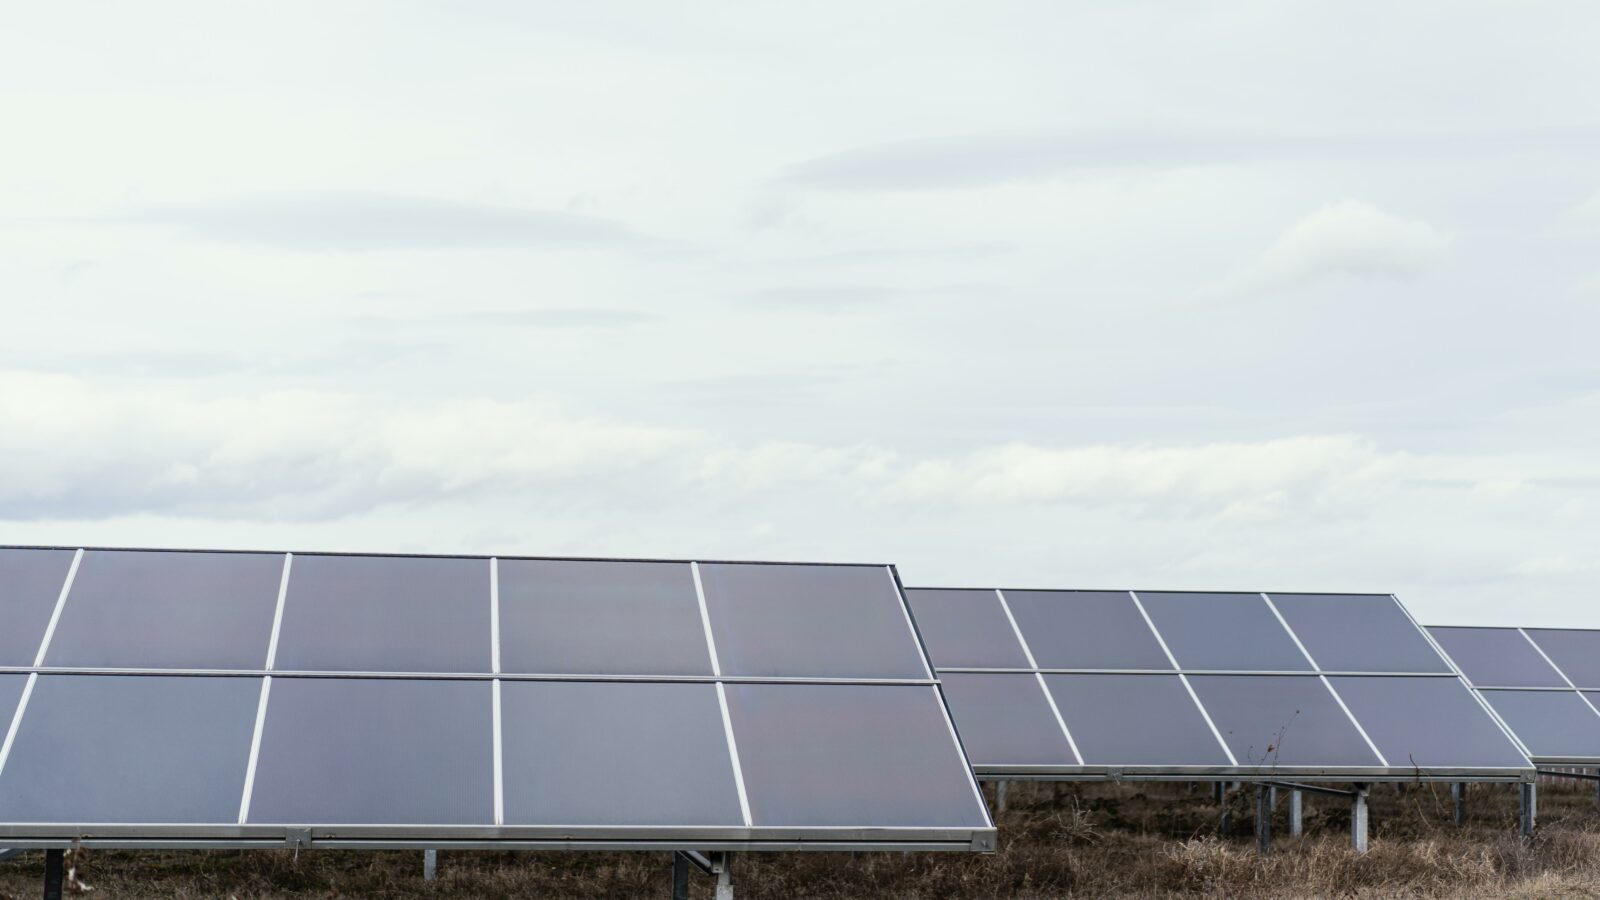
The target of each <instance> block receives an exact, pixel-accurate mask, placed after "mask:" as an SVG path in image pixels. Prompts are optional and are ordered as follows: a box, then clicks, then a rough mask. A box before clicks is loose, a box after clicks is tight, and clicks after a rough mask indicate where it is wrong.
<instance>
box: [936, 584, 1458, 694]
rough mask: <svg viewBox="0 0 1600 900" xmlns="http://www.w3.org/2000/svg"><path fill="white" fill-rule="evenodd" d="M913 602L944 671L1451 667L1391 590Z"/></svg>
mask: <svg viewBox="0 0 1600 900" xmlns="http://www.w3.org/2000/svg"><path fill="white" fill-rule="evenodd" d="M906 598H907V600H909V601H910V603H911V608H912V610H913V612H914V613H915V614H916V619H917V624H918V626H919V628H921V630H922V636H923V640H924V641H925V642H926V644H927V647H928V655H929V657H931V658H932V660H933V664H934V666H935V668H938V669H941V670H952V669H963V668H982V669H990V668H992V669H1015V670H1041V669H1042V670H1045V671H1050V670H1065V669H1078V670H1120V671H1128V670H1152V671H1155V670H1166V671H1173V670H1181V671H1190V672H1194V671H1261V672H1271V671H1282V672H1311V671H1320V672H1364V673H1388V672H1404V673H1412V672H1416V673H1440V674H1443V673H1449V672H1450V666H1449V664H1448V663H1447V662H1445V660H1444V659H1443V658H1441V657H1440V656H1439V653H1438V651H1436V650H1435V649H1434V648H1433V647H1432V646H1431V645H1430V644H1429V643H1428V640H1427V638H1425V637H1424V636H1423V635H1422V633H1421V631H1419V630H1418V628H1417V627H1416V625H1415V624H1413V623H1412V621H1411V619H1410V617H1409V616H1408V615H1407V614H1406V612H1405V610H1404V609H1402V608H1401V606H1400V604H1399V603H1398V602H1397V601H1396V600H1395V599H1394V598H1393V597H1391V596H1388V595H1378V594H1356V595H1347V594H1271V595H1266V594H1241V593H1206V594H1200V593H1176V592H1166V591H1163V592H1148V591H1139V592H1137V593H1134V592H1131V591H1011V590H1008V591H991V590H946V589H927V588H914V589H911V590H908V591H907V592H906Z"/></svg>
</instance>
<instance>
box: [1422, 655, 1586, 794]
mask: <svg viewBox="0 0 1600 900" xmlns="http://www.w3.org/2000/svg"><path fill="white" fill-rule="evenodd" d="M1428 633H1429V634H1430V635H1431V636H1432V637H1433V639H1434V640H1435V641H1437V642H1438V644H1439V646H1440V647H1441V648H1442V649H1443V650H1444V652H1445V654H1446V656H1448V657H1449V659H1450V662H1451V664H1452V665H1454V666H1455V667H1456V670H1457V671H1459V672H1460V673H1461V675H1462V677H1463V678H1465V679H1466V681H1467V684H1469V685H1471V686H1472V689H1473V690H1475V691H1477V693H1478V696H1480V697H1482V698H1483V700H1484V702H1486V703H1487V704H1488V705H1489V706H1490V708H1492V709H1493V710H1494V712H1495V714H1496V715H1497V716H1499V718H1500V720H1501V721H1502V722H1504V723H1505V725H1506V726H1507V727H1508V728H1509V729H1510V730H1511V733H1512V734H1513V735H1514V736H1515V737H1516V739H1517V740H1518V741H1519V742H1520V743H1521V744H1522V746H1523V749H1524V750H1526V751H1527V753H1528V757H1529V758H1530V759H1532V760H1533V761H1534V762H1535V763H1538V764H1540V765H1556V766H1595V765H1600V631H1595V630H1592V629H1581V628H1480V627H1470V626H1430V627H1429V628H1428Z"/></svg>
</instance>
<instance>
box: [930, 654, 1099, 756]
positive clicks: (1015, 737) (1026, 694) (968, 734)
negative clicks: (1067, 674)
mask: <svg viewBox="0 0 1600 900" xmlns="http://www.w3.org/2000/svg"><path fill="white" fill-rule="evenodd" d="M940 680H941V681H942V682H943V684H944V698H945V702H946V703H948V704H950V714H951V715H952V716H954V717H955V718H956V721H958V722H961V723H962V744H963V746H964V747H965V748H966V751H967V759H968V760H970V761H971V762H972V764H973V765H974V766H975V767H977V768H979V769H985V768H988V767H994V766H997V767H1001V768H1008V769H1024V768H1028V767H1032V766H1042V767H1049V766H1071V765H1076V764H1077V762H1078V758H1077V756H1076V755H1075V754H1074V753H1073V750H1072V744H1071V743H1069V742H1068V740H1067V735H1066V732H1065V731H1063V730H1062V729H1061V725H1060V723H1059V722H1058V721H1057V719H1056V718H1055V713H1054V712H1052V711H1051V705H1050V704H1051V698H1050V697H1049V695H1047V694H1046V693H1045V690H1044V683H1043V681H1042V680H1041V679H1040V678H1039V676H1037V675H1032V674H1024V673H1016V672H1007V673H1002V674H993V673H955V672H951V673H948V674H946V675H943V676H941V678H940Z"/></svg>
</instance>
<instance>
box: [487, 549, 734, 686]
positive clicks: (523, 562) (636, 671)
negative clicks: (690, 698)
mask: <svg viewBox="0 0 1600 900" xmlns="http://www.w3.org/2000/svg"><path fill="white" fill-rule="evenodd" d="M499 575H500V579H499V588H500V590H499V596H500V671H502V672H513V673H515V672H526V673H532V674H538V673H556V674H567V675H710V674H711V655H710V653H708V652H707V650H706V640H705V629H704V626H703V625H702V624H701V622H700V601H699V599H698V597H697V595H696V594H695V589H694V573H693V571H692V570H691V568H690V566H689V564H688V563H669V562H602V561H593V560H581V561H573V560H551V559H518V560H511V559H507V560H501V561H500V566H499Z"/></svg>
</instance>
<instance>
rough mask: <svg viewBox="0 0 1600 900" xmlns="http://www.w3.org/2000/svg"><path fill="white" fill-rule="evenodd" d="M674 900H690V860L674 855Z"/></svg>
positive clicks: (680, 854) (681, 855)
mask: <svg viewBox="0 0 1600 900" xmlns="http://www.w3.org/2000/svg"><path fill="white" fill-rule="evenodd" d="M672 900H689V858H688V857H687V856H684V855H683V854H682V853H674V854H672Z"/></svg>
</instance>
